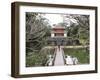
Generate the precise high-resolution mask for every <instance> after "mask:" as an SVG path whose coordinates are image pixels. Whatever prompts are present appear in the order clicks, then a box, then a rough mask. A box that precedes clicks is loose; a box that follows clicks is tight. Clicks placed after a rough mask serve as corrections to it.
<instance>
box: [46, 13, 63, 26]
mask: <svg viewBox="0 0 100 80" xmlns="http://www.w3.org/2000/svg"><path fill="white" fill-rule="evenodd" d="M44 17H45V18H47V19H48V20H49V23H50V24H51V25H53V24H57V23H60V22H63V18H62V16H61V14H45V16H44Z"/></svg>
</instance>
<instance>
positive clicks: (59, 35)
mask: <svg viewBox="0 0 100 80" xmlns="http://www.w3.org/2000/svg"><path fill="white" fill-rule="evenodd" d="M66 38H67V32H66V30H65V27H62V26H59V25H54V26H53V27H52V29H51V37H50V38H49V41H50V42H51V43H52V45H65V44H66Z"/></svg>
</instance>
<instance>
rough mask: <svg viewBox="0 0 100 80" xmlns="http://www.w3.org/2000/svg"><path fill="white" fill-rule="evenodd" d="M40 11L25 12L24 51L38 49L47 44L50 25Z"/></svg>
mask: <svg viewBox="0 0 100 80" xmlns="http://www.w3.org/2000/svg"><path fill="white" fill-rule="evenodd" d="M43 15H45V14H42V13H33V12H26V52H27V53H28V52H32V51H34V50H40V49H41V48H42V47H43V46H46V45H47V38H48V36H50V27H51V26H50V25H49V23H48V20H47V19H46V18H44V17H43Z"/></svg>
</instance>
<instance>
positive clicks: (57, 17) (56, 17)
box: [44, 14, 77, 27]
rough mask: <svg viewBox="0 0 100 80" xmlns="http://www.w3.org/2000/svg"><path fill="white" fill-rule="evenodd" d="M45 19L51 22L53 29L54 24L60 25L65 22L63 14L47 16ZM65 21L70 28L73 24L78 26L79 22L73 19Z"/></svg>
mask: <svg viewBox="0 0 100 80" xmlns="http://www.w3.org/2000/svg"><path fill="white" fill-rule="evenodd" d="M44 17H45V18H47V19H48V20H49V23H50V25H51V26H52V27H53V24H58V23H61V22H63V15H61V14H45V15H44ZM65 21H66V23H67V26H70V25H71V23H76V24H77V21H76V20H75V19H73V18H66V20H65Z"/></svg>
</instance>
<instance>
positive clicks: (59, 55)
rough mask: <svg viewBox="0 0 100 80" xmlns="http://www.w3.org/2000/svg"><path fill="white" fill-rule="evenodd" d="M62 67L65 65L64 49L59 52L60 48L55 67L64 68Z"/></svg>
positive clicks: (57, 51)
mask: <svg viewBox="0 0 100 80" xmlns="http://www.w3.org/2000/svg"><path fill="white" fill-rule="evenodd" d="M62 65H64V59H63V53H62V49H61V48H60V50H59V48H57V50H56V57H55V61H54V66H62Z"/></svg>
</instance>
